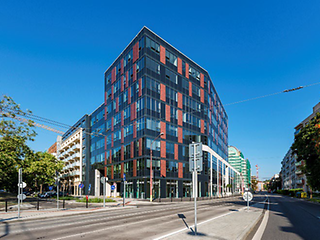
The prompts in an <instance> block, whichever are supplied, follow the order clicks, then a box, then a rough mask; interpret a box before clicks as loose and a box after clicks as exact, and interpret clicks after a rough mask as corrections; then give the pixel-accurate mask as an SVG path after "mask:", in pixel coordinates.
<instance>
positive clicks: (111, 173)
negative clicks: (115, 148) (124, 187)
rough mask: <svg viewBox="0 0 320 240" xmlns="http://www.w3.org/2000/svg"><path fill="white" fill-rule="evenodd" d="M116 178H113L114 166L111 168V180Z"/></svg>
mask: <svg viewBox="0 0 320 240" xmlns="http://www.w3.org/2000/svg"><path fill="white" fill-rule="evenodd" d="M113 178H114V176H113V165H112V166H111V179H113Z"/></svg>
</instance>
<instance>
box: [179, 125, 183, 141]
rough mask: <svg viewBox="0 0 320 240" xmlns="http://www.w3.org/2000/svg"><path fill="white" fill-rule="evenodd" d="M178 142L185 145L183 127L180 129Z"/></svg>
mask: <svg viewBox="0 0 320 240" xmlns="http://www.w3.org/2000/svg"><path fill="white" fill-rule="evenodd" d="M178 142H179V143H183V132H182V128H181V127H178Z"/></svg>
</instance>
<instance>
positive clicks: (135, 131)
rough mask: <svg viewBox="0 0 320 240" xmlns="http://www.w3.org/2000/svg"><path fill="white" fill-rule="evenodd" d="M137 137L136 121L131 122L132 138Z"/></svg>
mask: <svg viewBox="0 0 320 240" xmlns="http://www.w3.org/2000/svg"><path fill="white" fill-rule="evenodd" d="M136 137H137V122H136V121H134V122H133V138H136Z"/></svg>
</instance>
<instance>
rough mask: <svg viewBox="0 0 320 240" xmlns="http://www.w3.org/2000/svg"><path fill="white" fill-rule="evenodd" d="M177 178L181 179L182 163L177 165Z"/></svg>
mask: <svg viewBox="0 0 320 240" xmlns="http://www.w3.org/2000/svg"><path fill="white" fill-rule="evenodd" d="M178 178H183V164H182V162H179V163H178Z"/></svg>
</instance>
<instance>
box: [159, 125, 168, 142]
mask: <svg viewBox="0 0 320 240" xmlns="http://www.w3.org/2000/svg"><path fill="white" fill-rule="evenodd" d="M166 125H167V124H166V122H160V132H162V133H163V135H161V138H162V139H166Z"/></svg>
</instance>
